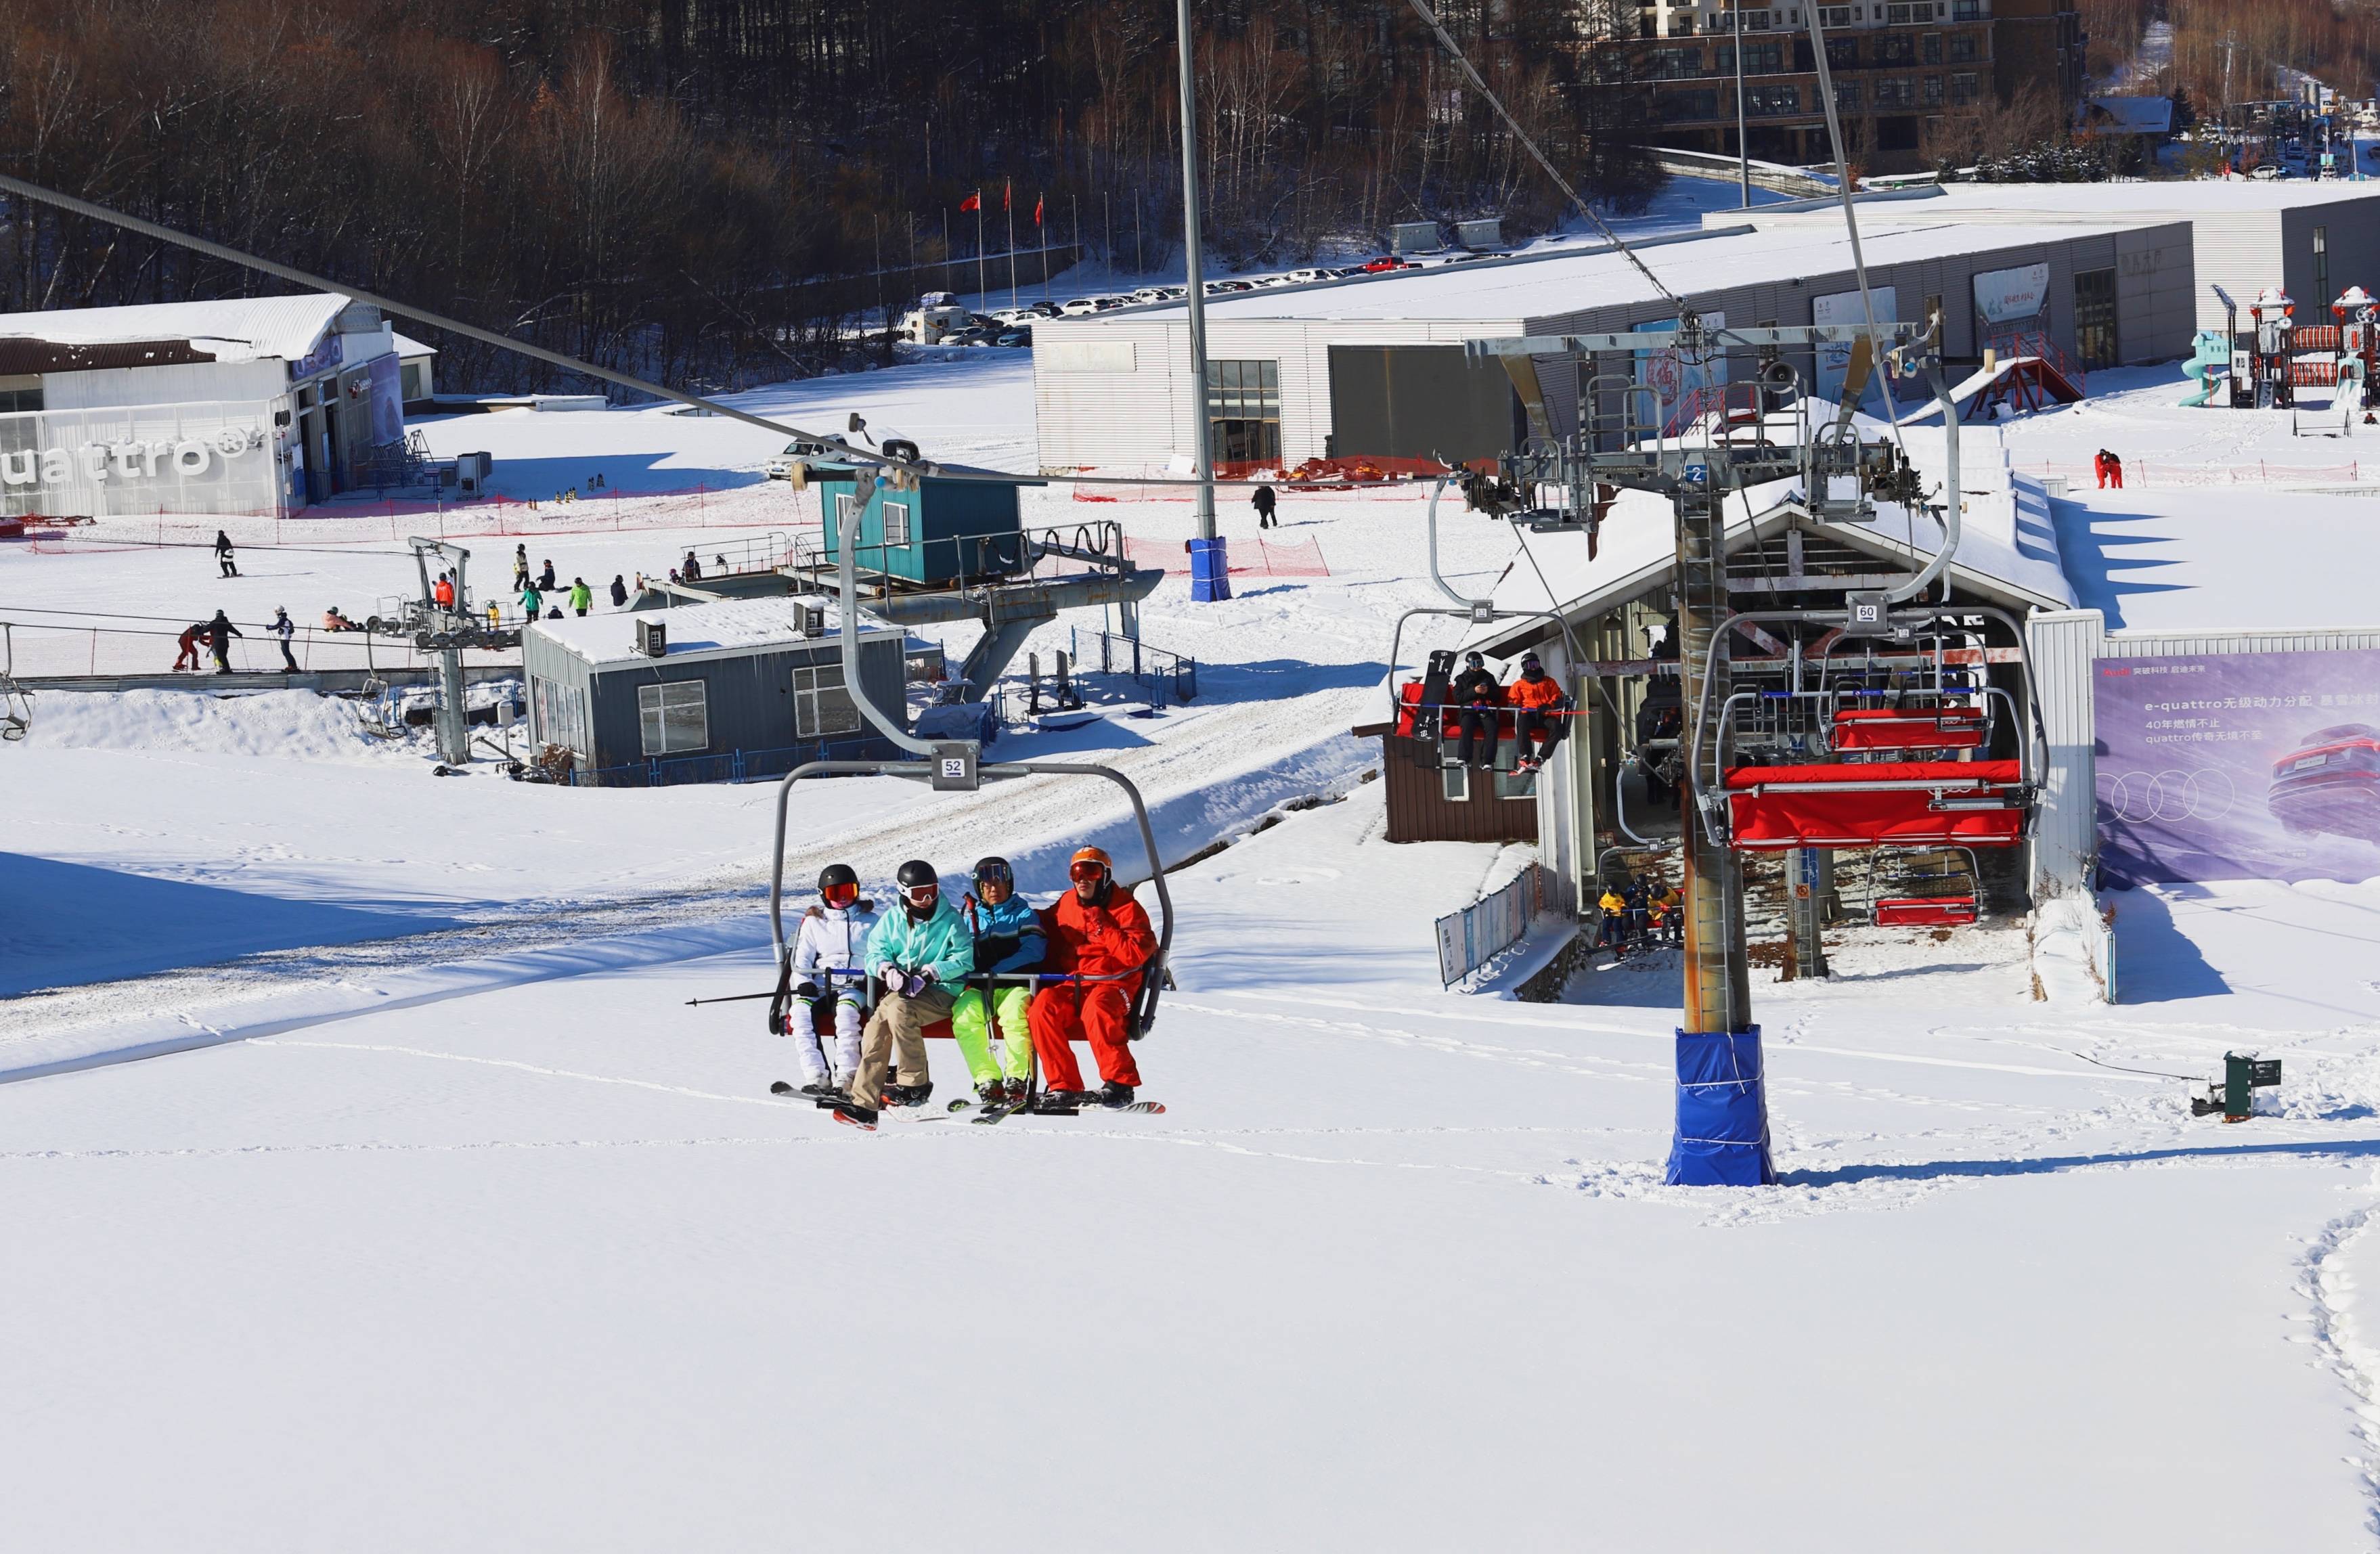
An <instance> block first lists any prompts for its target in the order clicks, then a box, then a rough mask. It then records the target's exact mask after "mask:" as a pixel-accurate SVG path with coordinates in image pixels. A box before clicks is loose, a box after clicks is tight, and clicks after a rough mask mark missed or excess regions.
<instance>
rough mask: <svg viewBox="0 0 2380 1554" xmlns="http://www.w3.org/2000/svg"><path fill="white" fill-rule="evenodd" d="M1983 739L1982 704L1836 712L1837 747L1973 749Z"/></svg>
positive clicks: (1869, 748)
mask: <svg viewBox="0 0 2380 1554" xmlns="http://www.w3.org/2000/svg"><path fill="white" fill-rule="evenodd" d="M1983 742H1984V712H1983V709H1982V708H1980V707H1944V708H1939V709H1931V708H1929V709H1927V710H1924V711H1909V710H1902V709H1900V708H1888V707H1846V708H1844V709H1842V710H1840V711H1839V712H1837V713H1836V714H1835V748H1836V749H1838V750H1973V749H1975V748H1977V747H1980V746H1981V745H1982V744H1983Z"/></svg>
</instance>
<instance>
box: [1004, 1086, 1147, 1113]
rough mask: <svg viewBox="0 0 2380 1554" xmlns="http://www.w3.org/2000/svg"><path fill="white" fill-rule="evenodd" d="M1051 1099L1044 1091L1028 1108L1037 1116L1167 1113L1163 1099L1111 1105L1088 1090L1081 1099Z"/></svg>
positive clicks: (1129, 1101) (1130, 1101) (1131, 1101)
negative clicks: (1105, 1112) (1087, 1113)
mask: <svg viewBox="0 0 2380 1554" xmlns="http://www.w3.org/2000/svg"><path fill="white" fill-rule="evenodd" d="M1049 1100H1050V1098H1049V1095H1048V1093H1047V1092H1044V1093H1043V1094H1042V1095H1041V1096H1039V1097H1038V1098H1037V1099H1035V1101H1034V1103H1033V1105H1032V1106H1031V1107H1030V1108H1029V1109H1028V1110H1030V1111H1032V1113H1033V1114H1034V1115H1035V1116H1037V1117H1079V1116H1081V1115H1083V1114H1084V1113H1085V1112H1091V1113H1094V1114H1096V1113H1098V1112H1101V1111H1110V1112H1124V1111H1137V1112H1139V1113H1140V1114H1141V1115H1142V1116H1144V1117H1161V1116H1163V1115H1164V1114H1165V1103H1164V1102H1163V1101H1161V1100H1128V1101H1126V1102H1124V1103H1123V1105H1122V1106H1109V1105H1106V1104H1104V1103H1103V1102H1101V1101H1100V1099H1099V1098H1098V1097H1097V1096H1095V1095H1091V1094H1089V1093H1087V1092H1086V1093H1085V1094H1084V1096H1083V1098H1082V1099H1080V1100H1069V1101H1065V1102H1062V1103H1060V1104H1057V1105H1050V1104H1049Z"/></svg>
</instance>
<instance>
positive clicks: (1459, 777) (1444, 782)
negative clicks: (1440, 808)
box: [1438, 766, 1471, 804]
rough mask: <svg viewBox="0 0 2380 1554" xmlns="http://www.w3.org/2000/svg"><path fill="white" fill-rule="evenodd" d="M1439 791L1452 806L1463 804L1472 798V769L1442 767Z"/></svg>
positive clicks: (1465, 767)
mask: <svg viewBox="0 0 2380 1554" xmlns="http://www.w3.org/2000/svg"><path fill="white" fill-rule="evenodd" d="M1438 779H1439V785H1438V791H1439V793H1441V794H1443V795H1445V796H1446V800H1447V802H1448V803H1450V804H1461V803H1462V802H1463V800H1465V799H1467V798H1469V797H1470V796H1471V769H1470V768H1469V767H1467V766H1447V767H1440V768H1439V773H1438Z"/></svg>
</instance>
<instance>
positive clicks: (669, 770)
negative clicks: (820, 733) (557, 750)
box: [570, 735, 884, 788]
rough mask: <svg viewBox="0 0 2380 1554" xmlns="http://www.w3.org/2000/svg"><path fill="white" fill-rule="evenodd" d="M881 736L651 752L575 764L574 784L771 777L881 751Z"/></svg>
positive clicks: (657, 784) (666, 784) (650, 784)
mask: <svg viewBox="0 0 2380 1554" xmlns="http://www.w3.org/2000/svg"><path fill="white" fill-rule="evenodd" d="M883 745H884V741H882V740H881V739H879V738H876V737H875V736H874V735H853V736H850V737H847V738H842V739H813V740H809V741H807V742H805V743H803V744H799V745H783V746H778V747H774V748H771V749H765V750H744V749H735V750H722V751H719V752H717V753H715V754H706V755H699V756H649V757H647V758H646V759H643V760H637V761H627V762H624V763H622V764H621V765H618V766H599V767H577V768H574V769H573V770H572V771H571V773H570V783H571V785H572V786H573V787H580V788H671V787H676V786H678V785H680V784H681V783H757V782H763V781H773V780H775V779H776V778H779V777H783V775H784V774H785V773H786V772H788V771H792V770H793V769H794V768H795V767H797V766H799V765H801V764H802V763H803V762H804V761H814V760H837V759H844V760H848V759H868V758H870V757H871V756H873V755H874V754H876V753H877V752H879V751H880V750H881V749H882V747H883Z"/></svg>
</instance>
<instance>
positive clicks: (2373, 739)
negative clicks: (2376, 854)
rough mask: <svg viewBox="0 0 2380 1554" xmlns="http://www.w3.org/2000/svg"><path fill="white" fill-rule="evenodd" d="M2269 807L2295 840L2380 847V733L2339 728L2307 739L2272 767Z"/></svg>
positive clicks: (2367, 727)
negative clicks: (2312, 837) (2346, 840)
mask: <svg viewBox="0 0 2380 1554" xmlns="http://www.w3.org/2000/svg"><path fill="white" fill-rule="evenodd" d="M2265 807H2266V808H2268V809H2270V810H2271V811H2272V815H2273V819H2277V820H2278V821H2280V822H2281V828H2282V829H2283V830H2285V831H2287V832H2289V833H2290V834H2291V835H2293V836H2296V835H2303V834H2305V833H2306V832H2325V833H2327V834H2329V835H2332V836H2352V837H2355V838H2357V839H2359V840H2361V841H2364V842H2375V843H2380V729H2374V727H2373V726H2372V725H2371V724H2370V723H2338V724H2336V725H2334V726H2333V727H2330V728H2318V729H2316V730H2314V731H2313V733H2312V734H2309V735H2305V736H2304V737H2303V738H2302V739H2301V740H2299V741H2298V745H2297V747H2296V748H2295V749H2292V750H2290V751H2289V752H2288V753H2287V754H2285V755H2283V756H2281V757H2280V758H2278V759H2276V760H2275V761H2274V762H2273V785H2272V788H2271V789H2270V791H2268V792H2267V793H2266V795H2265Z"/></svg>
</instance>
